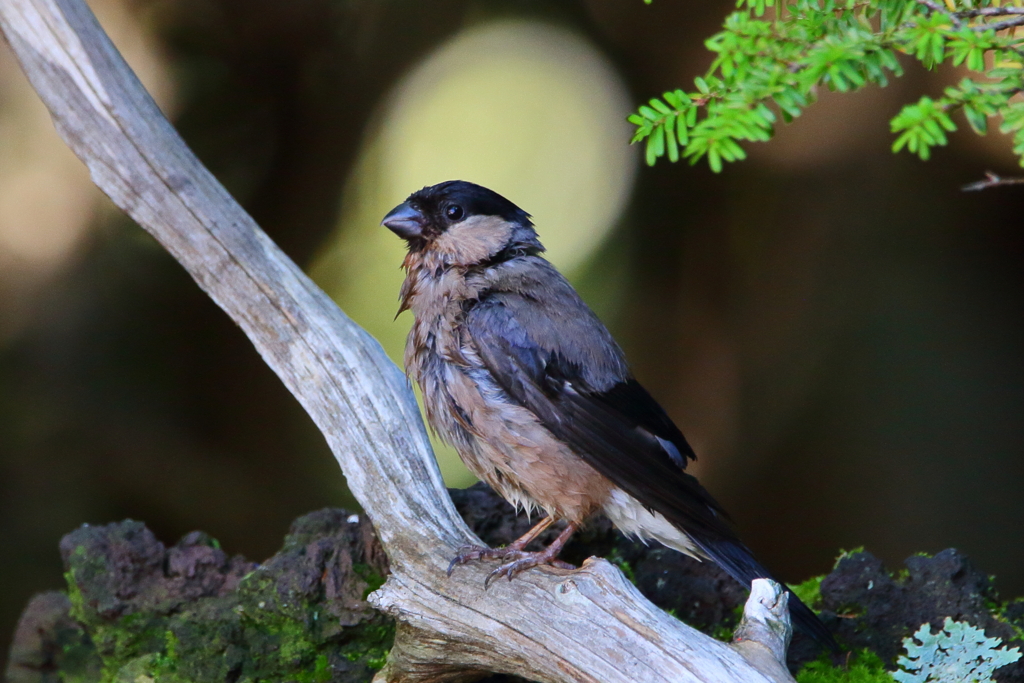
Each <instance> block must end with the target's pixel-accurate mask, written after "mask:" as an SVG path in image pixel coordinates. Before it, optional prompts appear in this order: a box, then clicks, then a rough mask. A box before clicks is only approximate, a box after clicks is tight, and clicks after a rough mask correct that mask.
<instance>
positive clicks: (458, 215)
mask: <svg viewBox="0 0 1024 683" xmlns="http://www.w3.org/2000/svg"><path fill="white" fill-rule="evenodd" d="M465 214H466V212H465V211H463V210H462V207H461V206H459V205H458V204H452V205H451V206H449V207H448V208H447V209H445V211H444V215H445V216H447V217H448V220H450V221H459V220H462V217H463V216H464V215H465Z"/></svg>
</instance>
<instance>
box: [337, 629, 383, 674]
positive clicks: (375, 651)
mask: <svg viewBox="0 0 1024 683" xmlns="http://www.w3.org/2000/svg"><path fill="white" fill-rule="evenodd" d="M394 642H395V625H394V623H393V622H390V621H382V622H380V623H376V624H372V623H371V624H366V625H364V626H361V627H359V632H358V633H357V634H356V637H355V638H354V639H353V640H351V641H350V642H349V643H347V644H346V645H345V646H344V647H343V648H342V650H341V654H342V656H343V657H345V659H347V660H348V661H350V662H362V663H363V664H365V665H366V666H368V667H369V668H371V669H373V670H374V671H377V670H379V669H381V668H383V667H384V664H385V663H386V662H387V660H388V653H389V652H391V646H392V645H394Z"/></svg>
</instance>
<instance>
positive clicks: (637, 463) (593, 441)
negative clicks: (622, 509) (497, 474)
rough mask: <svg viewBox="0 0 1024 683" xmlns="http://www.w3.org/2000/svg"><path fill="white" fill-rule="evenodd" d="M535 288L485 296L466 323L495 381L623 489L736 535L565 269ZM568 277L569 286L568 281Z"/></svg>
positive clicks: (679, 516)
mask: <svg viewBox="0 0 1024 683" xmlns="http://www.w3.org/2000/svg"><path fill="white" fill-rule="evenodd" d="M557 279H558V282H552V281H550V280H548V281H547V282H546V283H545V290H544V292H543V296H540V293H539V292H537V293H536V294H537V295H536V296H531V295H530V294H529V292H523V291H520V292H509V291H499V292H491V293H489V294H484V295H483V296H482V297H481V298H480V299H479V300H478V301H477V303H476V304H475V305H474V306H473V307H472V308H470V309H469V310H468V311H467V313H466V316H465V325H466V330H467V332H468V333H469V335H470V337H471V338H472V341H473V343H474V345H475V347H476V350H477V352H478V354H479V356H480V358H481V360H482V361H483V363H484V365H485V366H486V368H487V370H488V371H489V372H490V374H491V375H492V377H493V378H494V380H495V381H496V382H497V384H498V385H499V386H501V387H502V389H504V390H505V392H506V393H507V394H508V395H509V397H510V398H511V399H512V400H514V401H516V402H517V403H519V404H520V405H523V406H524V407H526V408H528V409H529V410H530V411H531V412H532V413H533V414H534V415H536V416H537V417H538V419H540V421H541V423H542V424H544V426H545V427H546V428H547V429H548V430H549V431H551V433H552V434H554V435H555V436H556V437H557V438H558V439H560V440H562V441H563V442H565V443H566V444H568V445H569V446H570V447H571V448H572V449H573V451H575V452H576V453H577V454H579V456H580V457H581V458H582V459H583V460H585V461H586V462H587V463H589V464H590V465H591V466H592V467H593V468H594V469H596V470H597V471H598V472H600V473H601V474H603V475H604V476H605V477H607V478H608V479H610V480H611V481H612V482H613V483H614V484H615V485H616V486H618V487H620V488H621V489H623V490H624V491H626V492H627V493H628V494H630V495H631V496H633V497H634V498H636V499H637V500H638V501H640V502H641V503H642V504H643V505H645V506H647V507H649V508H651V509H653V510H656V511H658V512H660V513H661V514H663V515H665V516H666V517H667V518H668V519H669V520H671V521H673V522H674V523H675V524H678V525H680V526H681V527H682V528H683V529H684V530H685V531H687V532H689V533H697V534H698V535H700V536H702V537H704V538H709V539H717V538H735V535H734V533H733V532H732V530H731V528H730V527H729V525H728V524H727V522H726V521H725V519H724V516H725V515H724V512H723V511H722V510H721V508H720V507H719V506H718V504H717V503H716V502H715V500H714V499H713V498H712V497H711V496H710V494H708V493H707V491H705V490H704V487H702V486H701V485H700V484H699V483H698V482H697V480H696V478H694V477H693V476H691V475H689V474H687V473H686V472H685V471H684V470H683V467H684V466H685V463H686V460H685V458H686V457H693V455H692V454H693V451H692V450H691V449H690V446H689V444H687V443H686V440H685V439H684V438H683V435H682V434H681V433H680V432H679V430H678V428H676V426H675V425H674V424H673V423H672V421H671V419H669V417H668V416H667V415H666V414H665V412H664V410H663V409H662V408H661V406H659V405H658V403H657V402H656V401H655V400H654V399H653V398H652V397H651V396H650V394H648V393H647V391H646V390H644V388H643V387H642V386H641V385H640V384H639V383H638V382H637V381H636V380H635V379H633V378H632V376H631V375H630V374H629V371H628V369H627V368H626V365H625V362H624V360H623V359H622V354H621V351H620V350H619V348H618V346H616V345H615V343H614V341H613V340H612V339H611V336H610V335H609V333H608V331H607V330H606V329H605V327H604V325H602V324H601V322H600V321H599V320H598V319H597V318H596V316H594V314H593V313H592V312H591V311H590V309H589V308H587V307H586V305H585V304H584V303H583V302H582V301H581V300H580V299H579V297H578V296H577V295H576V293H575V292H574V291H573V290H572V289H571V287H569V285H568V283H565V282H564V280H562V279H561V277H560V276H558V278H557ZM563 283H564V284H563Z"/></svg>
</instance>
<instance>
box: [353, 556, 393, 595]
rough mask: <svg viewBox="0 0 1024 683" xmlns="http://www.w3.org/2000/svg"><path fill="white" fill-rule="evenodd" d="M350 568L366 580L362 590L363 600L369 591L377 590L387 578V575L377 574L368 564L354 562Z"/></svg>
mask: <svg viewBox="0 0 1024 683" xmlns="http://www.w3.org/2000/svg"><path fill="white" fill-rule="evenodd" d="M352 570H353V571H354V572H355V573H356V574H357V575H358V576H359V578H361V579H362V580H363V581H365V582H366V590H364V591H363V600H365V599H366V598H367V596H368V595H370V593H372V592H373V591H375V590H377V589H378V588H380V587H381V586H383V585H384V582H385V581H387V580H388V577H386V576H383V575H381V574H378V573H377V572H375V571H374V570H373V567H371V566H370V565H368V564H362V563H356V564H353V565H352Z"/></svg>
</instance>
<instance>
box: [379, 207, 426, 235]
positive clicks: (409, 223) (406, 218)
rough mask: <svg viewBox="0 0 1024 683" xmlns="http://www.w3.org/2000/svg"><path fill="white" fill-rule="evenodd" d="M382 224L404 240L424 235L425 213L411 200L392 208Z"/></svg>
mask: <svg viewBox="0 0 1024 683" xmlns="http://www.w3.org/2000/svg"><path fill="white" fill-rule="evenodd" d="M380 224H381V225H383V226H384V227H386V228H387V229H388V230H390V231H391V232H393V233H395V234H396V235H398V236H399V237H401V238H402V239H404V240H412V239H415V238H417V237H422V236H423V214H421V213H420V212H419V211H417V210H416V209H415V208H413V206H412V204H410V203H409V202H403V203H402V204H399V205H398V206H396V207H395V208H393V209H391V211H390V212H388V215H387V216H384V220H382V221H381V222H380Z"/></svg>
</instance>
